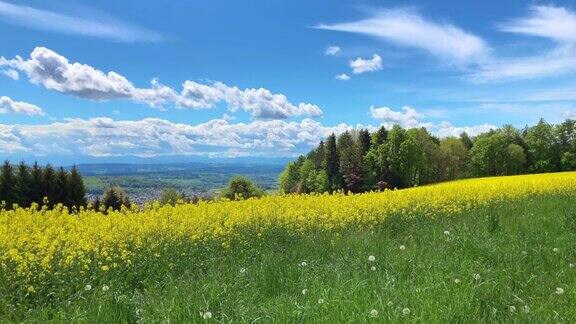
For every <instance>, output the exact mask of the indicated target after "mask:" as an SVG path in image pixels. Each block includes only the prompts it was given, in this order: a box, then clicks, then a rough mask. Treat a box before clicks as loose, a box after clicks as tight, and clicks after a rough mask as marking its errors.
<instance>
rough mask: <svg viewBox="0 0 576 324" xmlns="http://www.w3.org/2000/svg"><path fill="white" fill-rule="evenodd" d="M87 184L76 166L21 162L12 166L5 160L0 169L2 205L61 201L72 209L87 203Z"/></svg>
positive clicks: (54, 203) (50, 204)
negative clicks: (55, 166) (69, 167)
mask: <svg viewBox="0 0 576 324" xmlns="http://www.w3.org/2000/svg"><path fill="white" fill-rule="evenodd" d="M85 195H86V187H85V186H84V182H83V180H82V176H81V175H80V172H79V171H78V169H77V168H76V166H73V167H72V168H71V169H70V171H67V170H65V169H64V168H63V167H60V168H58V169H55V168H54V167H52V166H51V165H50V164H48V165H46V166H44V167H42V166H40V165H38V163H34V164H33V165H32V166H28V165H26V164H25V163H24V162H21V163H20V164H19V165H17V166H13V165H12V164H10V162H8V161H5V162H4V165H2V169H1V170H0V203H1V204H3V208H5V209H12V207H13V205H14V204H17V205H18V206H19V207H24V208H27V207H30V206H31V205H32V204H33V203H36V204H37V205H38V206H47V207H48V208H52V207H54V206H56V205H57V204H59V203H60V204H62V205H64V206H66V207H68V208H69V209H72V208H73V207H75V208H80V207H81V206H86V198H85Z"/></svg>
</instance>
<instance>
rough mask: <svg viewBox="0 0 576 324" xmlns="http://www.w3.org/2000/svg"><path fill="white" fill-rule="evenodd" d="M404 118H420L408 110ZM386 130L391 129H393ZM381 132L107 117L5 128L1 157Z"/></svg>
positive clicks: (188, 148)
mask: <svg viewBox="0 0 576 324" xmlns="http://www.w3.org/2000/svg"><path fill="white" fill-rule="evenodd" d="M382 111H384V110H380V112H382ZM404 114H407V115H412V116H413V118H415V119H419V118H421V117H420V115H419V114H418V113H414V112H413V111H411V110H410V109H408V108H406V109H405V110H404ZM388 115H392V117H390V118H389V120H391V121H394V120H400V121H402V120H403V117H398V116H396V117H394V116H395V114H390V113H388ZM382 125H384V126H386V127H391V126H392V123H382ZM378 127H379V125H378V126H374V125H360V124H359V125H348V124H338V125H334V126H327V125H323V124H322V123H320V122H319V121H316V120H313V119H304V120H302V121H299V122H295V121H285V120H255V121H252V122H248V123H242V122H238V123H234V122H233V120H231V119H230V118H228V117H226V116H224V117H223V118H220V119H213V120H210V121H207V122H205V123H199V124H185V123H174V122H170V121H167V120H164V119H158V118H147V119H143V120H134V121H130V120H114V119H111V118H107V117H101V118H91V119H80V118H70V119H65V120H64V121H62V122H54V123H50V124H34V125H2V124H0V153H4V154H9V153H18V152H28V153H31V154H34V155H38V156H42V155H48V154H54V153H59V154H66V155H83V156H92V157H109V156H138V157H156V156H167V155H199V156H211V157H233V156H267V157H282V156H284V157H292V156H296V155H298V154H302V153H305V152H307V151H309V150H310V149H311V148H312V147H314V146H316V145H317V144H318V143H319V142H320V140H323V139H325V138H326V137H327V136H328V135H330V134H331V133H335V134H341V133H343V132H344V131H347V130H353V129H360V128H367V129H369V130H370V131H375V130H376V129H377V128H378ZM406 127H428V129H429V130H430V131H432V132H433V133H436V134H439V135H441V136H450V135H454V134H456V135H458V134H459V133H460V132H462V131H467V132H468V133H469V134H471V135H476V134H478V133H479V132H482V131H486V130H487V129H488V128H489V125H488V126H486V125H481V126H474V127H454V126H452V125H450V124H448V123H443V124H440V126H437V125H433V124H424V123H419V124H417V125H412V124H410V123H408V125H406Z"/></svg>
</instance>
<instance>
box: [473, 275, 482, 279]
mask: <svg viewBox="0 0 576 324" xmlns="http://www.w3.org/2000/svg"><path fill="white" fill-rule="evenodd" d="M473 278H474V280H480V278H481V276H480V274H479V273H475V274H474V276H473Z"/></svg>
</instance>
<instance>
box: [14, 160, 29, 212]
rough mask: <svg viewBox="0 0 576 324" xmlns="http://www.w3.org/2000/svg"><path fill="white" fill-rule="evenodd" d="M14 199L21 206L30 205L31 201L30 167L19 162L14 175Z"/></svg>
mask: <svg viewBox="0 0 576 324" xmlns="http://www.w3.org/2000/svg"><path fill="white" fill-rule="evenodd" d="M16 200H17V202H18V205H19V206H21V207H25V208H27V207H30V204H31V203H32V178H31V176H30V168H29V167H28V166H27V165H26V164H25V163H24V162H20V164H19V165H18V171H17V177H16Z"/></svg>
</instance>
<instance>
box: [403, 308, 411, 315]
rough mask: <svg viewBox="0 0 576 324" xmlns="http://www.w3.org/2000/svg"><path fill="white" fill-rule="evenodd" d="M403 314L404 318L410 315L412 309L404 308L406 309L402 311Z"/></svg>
mask: <svg viewBox="0 0 576 324" xmlns="http://www.w3.org/2000/svg"><path fill="white" fill-rule="evenodd" d="M402 314H403V315H404V316H408V315H410V308H408V307H404V309H403V310H402Z"/></svg>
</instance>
